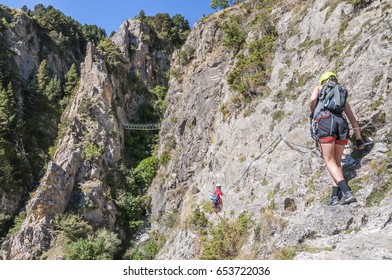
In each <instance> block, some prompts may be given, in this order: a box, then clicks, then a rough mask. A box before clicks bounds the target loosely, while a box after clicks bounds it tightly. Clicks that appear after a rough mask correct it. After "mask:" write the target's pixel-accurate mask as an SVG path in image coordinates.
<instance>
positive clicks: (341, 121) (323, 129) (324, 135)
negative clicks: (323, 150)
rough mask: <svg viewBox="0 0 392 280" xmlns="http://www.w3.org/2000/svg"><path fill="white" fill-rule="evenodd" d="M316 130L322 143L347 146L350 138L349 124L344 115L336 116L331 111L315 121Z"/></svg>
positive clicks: (322, 113) (321, 114)
mask: <svg viewBox="0 0 392 280" xmlns="http://www.w3.org/2000/svg"><path fill="white" fill-rule="evenodd" d="M313 126H314V129H315V131H314V132H315V134H316V135H317V138H318V139H319V142H320V143H330V142H335V144H338V145H346V144H347V143H348V139H349V138H350V133H349V128H348V123H347V120H346V118H345V117H344V116H343V115H335V114H332V113H331V112H329V111H324V112H321V113H320V115H319V116H318V117H317V118H316V119H315V120H314V124H313Z"/></svg>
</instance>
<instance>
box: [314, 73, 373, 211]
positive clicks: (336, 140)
mask: <svg viewBox="0 0 392 280" xmlns="http://www.w3.org/2000/svg"><path fill="white" fill-rule="evenodd" d="M347 94H348V93H347V89H346V88H345V87H343V86H342V85H340V84H339V83H338V79H337V75H336V74H335V73H333V72H325V73H324V74H322V75H321V77H320V81H319V85H318V86H316V87H315V88H314V89H313V92H312V95H311V97H310V115H309V117H310V122H311V135H312V138H313V139H315V140H316V141H317V142H318V144H319V146H320V149H321V153H322V155H323V158H324V160H325V163H326V165H327V169H328V171H329V173H330V175H331V177H332V182H333V183H332V185H333V187H332V195H331V198H330V202H329V205H337V204H341V205H343V204H349V203H351V202H355V201H357V200H356V198H355V197H354V196H353V194H352V192H351V189H350V187H349V186H348V184H347V182H346V180H345V179H344V176H343V170H342V164H341V159H342V155H343V151H344V146H345V145H346V144H347V143H348V139H349V127H348V123H347V120H346V118H345V116H344V115H343V113H345V115H346V116H347V118H348V119H349V121H350V123H351V125H352V127H353V130H354V134H355V138H356V146H357V148H358V149H360V150H362V149H363V148H364V147H365V142H364V141H363V140H362V137H361V131H360V127H359V125H358V122H357V120H356V118H355V116H354V113H353V112H352V110H351V107H350V105H349V103H348V101H347ZM340 191H341V195H340ZM339 196H341V198H340V197H339Z"/></svg>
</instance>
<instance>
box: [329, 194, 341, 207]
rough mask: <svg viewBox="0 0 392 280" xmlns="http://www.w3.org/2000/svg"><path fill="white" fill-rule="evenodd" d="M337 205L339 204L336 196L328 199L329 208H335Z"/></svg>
mask: <svg viewBox="0 0 392 280" xmlns="http://www.w3.org/2000/svg"><path fill="white" fill-rule="evenodd" d="M338 204H339V198H338V197H337V196H332V197H331V198H330V199H329V203H328V205H329V206H335V205H338Z"/></svg>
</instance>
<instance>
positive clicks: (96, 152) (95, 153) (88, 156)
mask: <svg viewBox="0 0 392 280" xmlns="http://www.w3.org/2000/svg"><path fill="white" fill-rule="evenodd" d="M102 152H103V150H102V148H101V147H100V146H99V145H98V144H97V143H94V142H90V143H88V144H87V146H86V147H84V148H83V151H82V157H83V158H84V159H85V160H91V161H94V160H97V159H98V158H99V157H100V156H101V155H102Z"/></svg>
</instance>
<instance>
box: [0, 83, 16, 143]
mask: <svg viewBox="0 0 392 280" xmlns="http://www.w3.org/2000/svg"><path fill="white" fill-rule="evenodd" d="M15 107H16V103H15V99H14V91H13V88H12V84H11V83H9V84H8V86H7V88H6V89H5V88H3V87H2V86H1V84H0V136H5V135H10V134H12V132H13V130H14V129H15V122H16V117H15V109H16V108H15Z"/></svg>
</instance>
